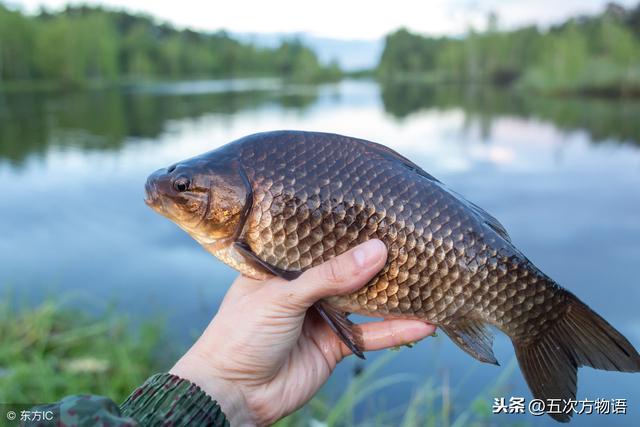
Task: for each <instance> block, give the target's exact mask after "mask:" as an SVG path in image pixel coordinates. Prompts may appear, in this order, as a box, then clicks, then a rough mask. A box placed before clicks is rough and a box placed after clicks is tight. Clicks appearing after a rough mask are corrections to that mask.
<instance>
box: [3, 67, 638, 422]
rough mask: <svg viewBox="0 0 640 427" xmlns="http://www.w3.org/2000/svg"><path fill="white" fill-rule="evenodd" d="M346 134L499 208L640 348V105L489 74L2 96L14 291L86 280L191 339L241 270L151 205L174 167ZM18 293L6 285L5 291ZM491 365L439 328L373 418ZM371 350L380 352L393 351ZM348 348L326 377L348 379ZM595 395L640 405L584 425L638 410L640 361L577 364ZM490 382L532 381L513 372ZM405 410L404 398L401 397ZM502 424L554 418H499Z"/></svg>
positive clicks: (79, 286)
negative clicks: (483, 77) (265, 134)
mask: <svg viewBox="0 0 640 427" xmlns="http://www.w3.org/2000/svg"><path fill="white" fill-rule="evenodd" d="M273 129H304V130H318V131H326V132H337V133H342V134H346V135H351V136H357V137H360V138H365V139H370V140H373V141H377V142H381V143H384V144H386V145H388V146H389V147H391V148H393V149H395V150H397V151H399V152H400V153H402V154H404V155H405V156H407V157H409V158H410V159H412V160H414V161H415V162H416V163H418V164H419V165H420V166H422V167H423V168H424V169H425V170H426V171H428V172H430V173H431V174H433V175H435V176H436V177H438V178H440V179H441V180H442V181H444V182H445V183H447V184H448V185H449V186H450V187H451V188H453V189H455V190H457V191H458V192H460V193H462V194H463V195H465V196H466V197H467V198H468V199H470V200H472V201H474V202H475V203H477V204H478V205H480V206H482V207H483V208H485V209H486V210H487V211H489V212H490V213H492V214H493V215H494V216H496V217H497V218H499V219H500V221H501V222H502V223H503V224H504V225H505V226H506V228H507V229H508V230H509V232H510V234H511V236H512V240H513V242H514V243H515V244H516V245H517V246H518V247H519V248H520V249H521V250H522V251H523V252H524V253H525V254H527V256H528V257H529V258H530V259H531V260H532V261H533V262H534V263H536V264H537V265H538V266H539V267H540V268H541V269H542V270H544V271H545V272H546V273H547V274H548V275H550V276H551V277H553V278H555V279H556V280H557V281H558V283H560V284H562V285H563V286H565V287H567V288H568V289H570V290H572V291H573V292H575V293H576V294H577V295H579V296H580V297H581V299H583V300H584V301H585V302H586V303H588V304H589V305H591V306H592V307H593V308H594V309H595V310H596V311H598V312H599V313H600V314H601V315H603V316H604V317H605V318H606V319H608V320H609V321H610V322H611V323H612V324H613V325H615V326H616V327H617V328H618V329H619V330H620V331H621V332H622V333H623V334H624V335H626V336H627V337H628V338H629V339H630V341H631V342H632V343H634V344H635V346H636V347H637V348H640V311H639V310H638V304H639V303H640V286H639V284H640V282H639V280H640V279H639V277H638V271H639V266H640V103H637V102H616V101H602V100H585V99H548V98H536V97H523V96H518V95H515V94H509V93H500V92H492V91H487V90H479V89H466V90H461V89H458V88H455V87H452V88H446V87H445V88H438V89H435V88H432V87H416V86H411V85H396V86H387V87H383V88H380V87H379V86H378V85H376V84H375V83H373V82H367V81H345V82H341V83H337V84H330V85H323V86H319V87H309V86H301V85H282V84H280V83H279V82H278V81H275V80H266V79H265V80H251V81H239V82H238V81H236V82H233V81H222V82H220V81H218V82H186V83H179V84H165V85H148V86H143V87H132V88H128V89H126V90H119V91H95V92H75V93H45V94H43V93H11V94H6V93H5V94H2V93H0V186H1V189H0V291H3V290H7V289H9V290H11V292H12V293H13V295H15V296H16V298H25V299H28V300H29V301H31V302H32V303H34V304H35V303H37V302H39V301H41V300H43V299H45V298H47V297H53V298H60V299H62V298H64V299H65V300H66V299H68V298H69V295H72V300H74V301H79V302H78V303H79V304H82V305H85V306H87V307H89V308H91V309H95V310H101V309H103V308H104V307H105V306H106V305H107V304H110V303H115V304H116V307H117V310H118V311H119V312H123V313H127V314H129V315H130V316H131V317H133V318H135V319H145V318H153V317H154V316H158V315H161V316H163V317H164V318H165V319H166V321H167V324H168V325H169V328H170V331H171V333H172V334H173V336H174V337H175V339H176V340H177V342H180V343H181V345H187V343H189V342H190V340H191V339H192V338H193V336H194V335H195V334H197V332H198V331H200V330H201V329H202V328H203V327H204V326H205V325H206V323H207V322H208V321H209V319H210V318H211V316H212V315H213V314H214V313H215V311H216V309H217V307H218V303H219V301H220V299H221V297H222V296H223V295H224V293H225V290H226V289H227V287H228V285H229V283H230V282H231V281H232V280H233V278H234V277H235V275H236V274H235V273H234V272H233V271H232V270H231V269H229V268H227V267H225V266H224V265H223V264H221V263H220V262H218V261H217V260H215V259H214V258H212V257H211V256H210V255H208V254H207V253H205V252H204V251H203V250H202V249H201V248H200V247H199V246H198V245H197V244H196V243H195V242H194V241H192V240H191V239H190V238H189V237H188V236H187V235H186V234H185V233H183V232H182V231H181V230H179V229H178V228H177V227H176V226H175V225H173V224H172V223H170V222H169V221H167V220H166V219H164V218H162V217H160V216H159V215H157V214H155V213H154V212H152V211H151V210H150V209H149V208H147V207H146V206H145V204H144V203H143V187H144V181H145V179H146V176H147V175H148V174H149V173H150V172H152V171H154V170H155V169H157V168H159V167H163V166H166V165H169V164H171V163H173V162H175V161H177V160H181V159H184V158H186V157H190V156H192V155H196V154H199V153H201V152H204V151H207V150H210V149H212V148H215V147H218V146H220V145H222V144H224V143H226V142H228V141H231V140H234V139H236V138H239V137H241V136H244V135H246V134H250V133H254V132H259V131H266V130H273ZM2 293H3V295H7V292H2ZM495 350H496V355H497V357H498V359H499V360H500V361H501V362H502V365H503V367H502V368H498V367H495V366H488V365H483V364H481V363H479V362H477V361H475V360H473V359H471V358H470V357H469V356H468V355H466V354H465V353H463V352H462V351H460V350H459V349H458V348H457V347H455V346H454V345H453V344H452V343H451V342H449V340H448V339H447V338H446V336H444V334H440V336H439V337H437V338H430V339H427V340H425V341H423V342H421V343H419V344H418V345H417V346H416V347H414V348H413V349H410V350H409V349H404V350H402V351H400V352H398V354H397V355H396V357H395V358H394V359H393V360H392V361H390V362H389V363H387V364H386V365H385V366H384V368H383V372H382V373H383V375H391V374H398V373H410V374H411V377H412V378H413V379H414V382H411V383H403V384H398V385H394V386H391V387H388V388H385V389H383V390H381V391H379V392H378V393H376V394H375V395H374V396H373V397H371V398H370V399H368V400H367V401H366V402H365V403H364V404H363V405H362V408H361V413H362V414H361V415H362V416H365V415H363V414H365V413H369V414H375V413H377V412H380V411H381V410H382V409H383V408H386V409H387V410H397V408H399V407H400V408H401V407H402V406H401V405H402V404H403V403H406V402H407V401H408V400H409V399H410V398H411V396H412V395H413V390H415V388H416V386H417V384H420V383H424V382H425V381H427V380H428V379H429V378H431V379H432V380H433V381H434V382H435V384H436V385H442V384H449V385H450V387H451V388H452V390H453V392H454V395H453V398H452V407H453V415H452V419H455V418H456V415H458V414H459V413H460V411H461V410H463V409H465V408H466V407H467V406H469V402H470V401H471V400H473V398H474V397H475V396H477V395H479V394H481V393H483V391H484V390H485V389H486V388H487V386H488V385H490V384H491V383H492V382H493V381H494V379H495V378H496V377H498V375H500V373H502V372H504V370H505V366H508V365H509V364H510V363H512V362H510V361H512V360H513V350H512V348H511V345H510V343H509V341H508V340H507V339H506V338H505V337H503V336H498V337H497V339H496V344H495ZM379 354H380V353H376V354H371V356H370V357H369V358H368V360H369V361H368V362H367V363H371V360H375V359H376V358H377V357H379ZM356 363H358V362H356V361H354V360H348V361H346V362H345V363H344V364H343V365H342V366H341V367H340V368H339V373H338V375H335V376H334V378H332V380H331V381H330V383H329V385H328V387H327V389H326V390H325V392H326V393H327V394H329V395H331V394H335V393H339V392H340V391H341V390H342V389H343V386H344V381H345V380H344V378H346V377H348V376H349V375H350V373H351V371H352V370H353V368H354V366H355V364H356ZM579 383H580V384H579V395H578V398H580V399H592V400H593V399H596V398H605V399H612V398H626V399H627V405H628V414H627V415H626V416H623V415H609V416H595V415H591V416H578V417H576V418H575V419H574V420H575V421H574V424H573V425H579V426H581V425H584V426H598V425H603V424H606V425H609V426H626V425H638V423H640V375H639V374H635V375H633V374H620V373H612V372H602V371H595V370H592V369H588V368H584V369H581V370H580V374H579ZM483 396H486V397H483V398H482V399H481V401H483V402H485V405H486V406H488V407H490V406H491V404H492V399H491V396H495V397H499V396H504V397H506V398H507V399H508V398H509V397H510V396H523V397H526V398H527V399H529V397H530V394H529V392H528V390H527V388H526V385H525V384H524V382H523V380H522V377H521V374H520V373H519V371H518V370H517V369H516V370H515V371H514V372H513V374H512V375H511V376H510V377H509V378H508V380H507V381H506V382H505V383H504V385H503V387H502V389H501V390H500V391H497V392H489V393H485V394H484V395H483ZM400 412H401V409H400ZM490 420H491V421H490V422H489V424H491V425H502V424H513V423H516V422H520V421H524V422H526V423H527V424H528V425H534V426H543V425H555V424H554V423H553V421H551V419H550V418H549V417H532V416H526V417H525V416H512V417H509V416H505V415H499V416H494V417H492V418H491V419H490Z"/></svg>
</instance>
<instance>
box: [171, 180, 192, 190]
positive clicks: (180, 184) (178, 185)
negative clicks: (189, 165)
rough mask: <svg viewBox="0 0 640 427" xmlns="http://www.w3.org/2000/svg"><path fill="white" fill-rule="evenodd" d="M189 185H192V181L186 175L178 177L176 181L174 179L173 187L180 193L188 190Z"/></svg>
mask: <svg viewBox="0 0 640 427" xmlns="http://www.w3.org/2000/svg"><path fill="white" fill-rule="evenodd" d="M189 186H191V181H190V180H189V178H187V177H184V176H181V177H178V178H176V180H175V181H173V189H174V190H176V191H177V192H178V193H182V192H183V191H187V190H188V189H189Z"/></svg>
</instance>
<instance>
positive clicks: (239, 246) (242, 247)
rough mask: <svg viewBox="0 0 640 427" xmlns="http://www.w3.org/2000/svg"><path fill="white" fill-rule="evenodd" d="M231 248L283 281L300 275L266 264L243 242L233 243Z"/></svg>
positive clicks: (299, 272) (300, 272) (298, 272)
mask: <svg viewBox="0 0 640 427" xmlns="http://www.w3.org/2000/svg"><path fill="white" fill-rule="evenodd" d="M233 246H234V247H235V249H236V250H237V251H238V252H240V253H241V254H242V255H243V256H244V257H245V258H246V259H247V260H248V261H250V262H253V263H255V264H258V265H259V266H260V267H262V268H263V269H265V270H267V271H268V272H269V273H271V274H273V275H274V276H278V277H282V278H283V279H285V280H294V279H297V278H298V277H300V275H301V274H302V271H289V270H283V269H282V268H279V267H276V266H274V265H271V264H269V263H268V262H266V261H264V260H263V259H261V258H260V257H259V256H258V255H256V254H255V252H253V251H252V250H251V248H250V247H249V245H248V244H246V243H245V242H243V241H237V242H234V244H233Z"/></svg>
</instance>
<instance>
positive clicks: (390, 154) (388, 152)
mask: <svg viewBox="0 0 640 427" xmlns="http://www.w3.org/2000/svg"><path fill="white" fill-rule="evenodd" d="M361 141H362V142H363V143H364V144H365V145H366V146H367V147H369V148H371V149H372V150H374V151H375V152H377V153H378V154H380V155H381V156H383V157H385V158H387V159H390V160H395V161H398V162H400V163H401V164H402V165H403V166H404V167H406V168H407V169H410V170H412V171H414V172H415V173H417V174H418V175H421V176H423V177H425V178H427V179H428V180H430V181H432V182H434V183H436V184H438V185H439V186H440V187H442V189H443V190H444V191H446V192H448V193H450V194H452V195H453V196H455V197H456V198H457V199H458V200H459V201H461V202H462V203H464V204H466V205H467V206H468V207H469V208H470V209H471V210H472V211H473V212H474V213H475V214H476V215H478V216H479V217H480V219H481V220H482V222H484V223H485V224H487V225H488V226H489V227H491V229H492V230H493V231H495V232H496V233H498V235H499V236H500V237H502V238H503V239H505V240H506V241H507V242H511V237H509V233H507V230H506V229H505V228H504V226H503V225H502V224H501V223H500V221H498V220H497V219H496V218H495V217H494V216H493V215H491V214H490V213H489V212H487V211H485V210H484V209H482V208H481V207H480V206H478V205H476V204H475V203H473V202H470V201H468V200H467V199H465V198H464V197H463V196H462V195H460V194H458V193H456V192H455V191H453V190H451V189H450V188H448V187H447V186H446V185H444V184H443V183H442V182H441V181H440V180H438V179H437V178H436V177H434V176H433V175H431V174H429V173H427V172H426V171H425V170H424V169H422V168H421V167H420V166H418V165H416V164H415V163H413V162H412V161H411V160H409V159H407V158H406V157H404V156H403V155H401V154H399V153H397V152H395V151H393V150H392V149H391V148H389V147H386V146H384V145H382V144H376V143H375V142H371V141H366V140H361Z"/></svg>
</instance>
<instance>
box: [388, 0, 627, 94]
mask: <svg viewBox="0 0 640 427" xmlns="http://www.w3.org/2000/svg"><path fill="white" fill-rule="evenodd" d="M377 73H378V76H379V77H380V78H381V79H382V80H383V81H393V80H396V81H397V80H402V79H404V80H407V79H408V80H419V81H425V82H437V83H483V84H486V83H490V84H498V85H517V86H520V87H525V88H529V89H535V90H539V91H546V92H556V93H565V92H571V93H575V92H580V93H594V94H602V95H609V94H611V95H613V94H616V95H619V94H622V95H625V94H628V95H636V96H638V95H640V4H639V5H638V6H636V7H635V8H630V9H626V8H624V7H622V6H619V5H616V4H613V3H610V4H609V5H608V6H607V7H606V9H605V10H604V11H603V12H602V13H600V14H598V15H595V16H582V17H576V18H572V19H569V20H567V21H566V22H564V23H562V24H560V25H556V26H553V27H551V28H549V29H548V30H544V31H543V30H540V29H539V28H537V27H535V26H529V27H524V28H520V29H516V30H511V31H501V30H500V29H499V23H498V18H497V16H496V15H494V14H492V15H490V16H489V18H488V25H487V29H486V30H485V31H483V32H478V31H475V30H473V29H470V30H469V31H468V32H467V34H466V35H465V36H464V37H458V38H455V37H426V36H422V35H419V34H414V33H412V32H410V31H408V30H406V29H401V30H398V31H396V32H394V33H392V34H390V35H388V36H387V37H386V43H385V48H384V51H383V54H382V57H381V60H380V64H379V66H378V69H377Z"/></svg>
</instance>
